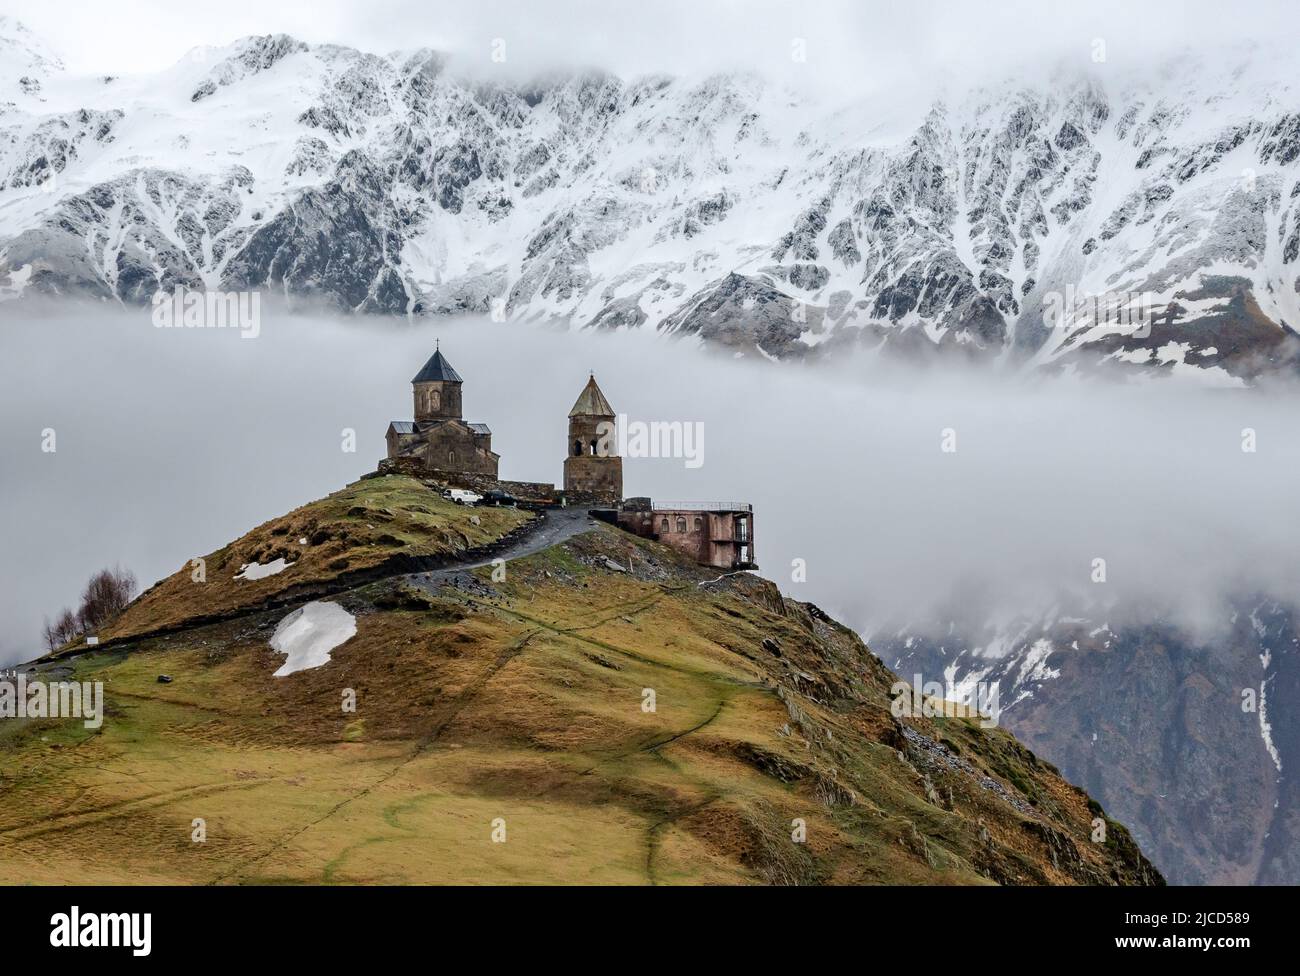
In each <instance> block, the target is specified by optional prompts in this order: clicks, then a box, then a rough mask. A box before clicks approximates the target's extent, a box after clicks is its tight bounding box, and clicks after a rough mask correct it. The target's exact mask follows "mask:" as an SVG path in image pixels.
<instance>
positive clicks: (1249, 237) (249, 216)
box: [0, 22, 1300, 382]
mask: <svg viewBox="0 0 1300 976" xmlns="http://www.w3.org/2000/svg"><path fill="white" fill-rule="evenodd" d="M1221 60H1223V61H1224V63H1227V59H1226V58H1225V59H1221ZM1231 64H1232V67H1231V68H1230V69H1222V68H1216V66H1215V65H1212V64H1201V63H1196V62H1194V61H1191V60H1186V61H1183V62H1179V63H1176V64H1171V65H1168V66H1165V68H1164V69H1163V71H1161V72H1158V73H1153V75H1152V76H1151V77H1148V78H1120V77H1112V76H1110V75H1108V74H1107V72H1106V71H1105V70H1104V68H1105V65H1093V66H1090V67H1091V68H1093V69H1094V70H1092V71H1091V72H1090V73H1086V72H1082V71H1078V72H1070V73H1066V72H1060V73H1058V74H1057V75H1055V76H1053V77H1052V78H1050V79H1046V80H1044V81H1042V82H1035V83H1033V84H1012V83H1010V82H1008V83H1006V84H1003V85H995V86H992V87H983V88H979V89H976V90H970V91H949V92H947V93H939V94H937V95H936V97H935V98H934V99H932V100H931V99H928V98H927V99H917V98H916V97H915V93H908V99H910V101H909V100H906V99H903V98H902V97H900V98H898V99H894V98H875V99H870V100H861V101H859V102H858V103H857V104H854V105H851V106H850V107H848V108H840V109H837V110H835V111H831V110H830V109H829V108H826V107H823V106H821V105H818V104H815V103H813V102H812V101H810V99H809V98H808V97H807V96H805V95H802V94H800V93H797V92H793V91H787V90H784V89H781V88H779V87H776V86H773V85H771V84H769V83H767V82H765V81H764V80H763V79H761V78H759V77H757V76H750V75H743V74H728V75H717V76H714V77H709V78H703V79H675V78H668V77H647V78H639V79H633V80H625V79H620V78H617V77H614V76H612V75H608V74H602V73H600V72H585V73H574V74H565V75H554V76H550V77H546V78H540V79H538V80H536V81H534V82H532V83H530V84H527V85H519V84H506V83H498V82H493V81H491V80H487V79H485V78H482V77H479V78H472V77H468V76H463V75H461V74H458V73H454V72H452V71H450V70H449V69H448V66H447V60H446V58H445V57H443V56H442V55H440V54H438V53H436V52H432V51H427V50H421V51H414V52H403V53H397V54H392V55H387V56H379V55H374V54H368V53H364V52H361V51H357V50H353V49H351V48H347V47H341V46H335V45H307V44H304V43H302V42H299V41H296V40H294V39H293V38H290V37H286V36H268V37H250V38H246V39H244V40H242V41H239V42H237V43H235V44H233V45H230V46H229V47H226V48H220V49H209V48H204V49H196V50H195V51H192V52H190V53H189V54H188V55H186V56H185V57H183V58H182V59H181V61H179V62H178V63H177V64H176V65H175V66H173V67H172V68H171V69H169V70H167V71H164V72H161V73H159V74H156V75H151V76H148V77H133V78H111V79H110V78H67V77H65V76H64V73H63V71H62V67H61V65H60V64H59V63H58V62H57V60H56V59H53V58H52V57H51V56H49V55H47V54H44V53H42V52H41V50H40V48H39V45H38V43H37V41H36V40H35V39H34V38H32V37H31V35H30V34H29V33H28V32H26V31H25V30H23V29H21V27H19V26H17V25H15V24H14V23H12V22H5V23H4V24H3V25H0V85H2V86H3V94H2V95H0V295H2V296H4V297H9V298H13V297H17V296H20V295H30V294H51V293H53V294H67V293H72V292H76V293H83V292H84V293H89V294H92V295H98V296H101V297H104V298H111V299H114V300H119V301H123V302H128V303H141V302H145V301H147V300H148V299H149V297H150V296H151V295H152V294H153V293H154V292H155V291H156V290H158V289H159V288H162V289H171V288H173V287H174V286H176V285H184V286H186V287H204V288H223V289H236V290H242V289H255V288H257V289H260V288H267V289H273V290H275V291H277V292H281V291H283V292H287V293H289V294H291V295H303V296H312V297H315V298H319V299H322V300H324V301H326V302H328V303H330V304H333V305H335V306H337V307H339V308H341V309H346V310H354V311H368V312H384V313H410V314H426V313H430V314H455V313H463V312H475V313H485V312H495V313H496V314H498V315H501V314H505V315H510V316H514V317H518V318H521V319H527V320H536V319H547V320H560V321H564V322H567V323H570V324H572V325H575V326H594V327H602V328H621V327H650V328H660V329H663V330H665V331H669V332H674V333H680V334H684V335H695V336H699V337H700V338H702V339H703V340H704V341H706V342H712V343H719V344H723V345H726V346H729V347H731V348H734V349H735V350H736V351H737V352H739V353H742V354H743V353H748V354H763V355H767V356H771V357H774V358H801V357H819V356H826V355H834V354H835V351H836V350H839V349H842V348H845V347H848V346H857V345H859V344H866V345H869V346H876V345H880V344H885V345H886V346H887V347H888V348H890V349H896V350H900V351H904V352H908V353H913V354H917V353H922V352H930V351H934V350H950V351H955V352H957V353H959V354H961V355H964V356H978V357H988V358H1008V359H1013V360H1015V361H1020V360H1024V361H1026V362H1029V363H1031V364H1033V365H1035V366H1039V367H1043V368H1049V369H1078V368H1089V367H1091V366H1092V365H1093V364H1095V363H1097V362H1099V361H1102V360H1109V361H1112V362H1115V363H1118V364H1121V365H1124V366H1128V367H1130V368H1134V367H1136V368H1141V369H1145V370H1168V371H1173V372H1184V373H1188V374H1196V375H1200V376H1203V377H1210V378H1216V379H1219V380H1223V381H1226V382H1240V381H1242V380H1250V379H1253V378H1254V377H1256V376H1258V375H1259V374H1261V373H1264V372H1271V371H1279V370H1283V371H1294V369H1295V366H1296V363H1297V361H1300V344H1298V343H1297V341H1296V335H1295V333H1294V332H1293V331H1292V328H1293V326H1294V323H1295V322H1296V321H1297V320H1298V319H1300V296H1298V294H1297V288H1298V287H1300V266H1298V265H1297V258H1298V256H1300V204H1298V203H1297V198H1298V196H1300V179H1298V178H1300V162H1298V160H1297V157H1300V92H1297V90H1296V87H1295V86H1294V85H1293V84H1291V83H1289V82H1287V81H1286V80H1285V76H1286V72H1285V71H1284V70H1283V68H1284V67H1285V61H1281V62H1277V63H1276V64H1275V63H1274V62H1273V61H1270V60H1268V59H1266V58H1263V57H1262V55H1261V54H1260V53H1259V52H1254V51H1248V52H1241V54H1240V55H1239V57H1238V58H1237V60H1236V61H1233V62H1231ZM1279 65H1280V67H1279ZM24 78H25V79H27V81H23V80H22V79H24ZM1067 290H1068V294H1069V296H1071V298H1072V299H1073V296H1076V295H1103V296H1105V298H1106V301H1107V303H1110V302H1112V301H1118V302H1119V303H1120V304H1124V303H1125V302H1128V301H1129V300H1130V297H1132V296H1141V298H1140V300H1137V303H1138V305H1139V306H1141V307H1144V308H1147V309H1148V310H1149V311H1150V313H1151V316H1150V319H1148V320H1144V321H1149V322H1151V324H1150V328H1149V329H1146V330H1143V329H1138V328H1134V327H1133V325H1132V323H1127V324H1126V323H1124V322H1122V321H1116V318H1117V316H1115V315H1111V314H1100V311H1099V309H1100V308H1101V306H1094V305H1086V304H1081V303H1079V302H1075V301H1073V300H1071V301H1069V302H1067V303H1066V304H1065V305H1064V306H1061V305H1060V304H1059V301H1058V299H1059V298H1060V296H1063V295H1066V294H1067ZM1115 296H1119V297H1118V298H1116V297H1115ZM1054 301H1057V305H1055V306H1054V305H1053V302H1054ZM1061 307H1063V308H1064V311H1063V312H1061V314H1059V315H1057V316H1056V317H1055V318H1052V317H1051V315H1049V314H1048V310H1049V309H1052V308H1058V309H1059V308H1061ZM1105 307H1106V308H1109V307H1110V306H1109V304H1107V305H1106V306H1105ZM1151 320H1153V321H1151Z"/></svg>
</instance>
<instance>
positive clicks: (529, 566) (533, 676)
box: [0, 476, 1160, 884]
mask: <svg viewBox="0 0 1300 976" xmlns="http://www.w3.org/2000/svg"><path fill="white" fill-rule="evenodd" d="M556 517H557V516H547V518H548V519H551V520H554V519H555V518H556ZM558 517H564V518H568V519H570V520H572V524H573V528H572V531H571V532H569V533H568V534H567V535H566V537H564V538H563V539H562V540H561V541H558V542H557V543H555V544H554V545H550V546H549V547H547V548H542V549H540V550H539V551H537V552H533V553H531V554H526V555H520V556H518V557H516V558H510V559H509V561H508V562H507V563H506V577H505V579H504V580H498V581H494V580H493V578H492V566H490V565H488V566H483V567H481V568H478V569H474V570H457V569H455V568H454V567H451V568H446V569H442V570H438V569H436V568H435V566H436V563H438V562H439V561H445V562H448V563H454V561H455V560H458V559H461V560H466V559H468V560H469V561H477V560H474V559H472V558H471V557H474V556H480V557H483V558H490V554H491V552H492V550H491V549H489V548H487V547H490V546H491V545H492V544H493V543H496V544H497V545H498V546H503V545H505V543H503V542H501V540H502V539H503V537H507V536H509V537H511V538H516V537H517V538H521V539H522V538H525V537H526V536H527V535H528V533H529V532H530V531H533V530H535V529H536V528H537V525H538V521H539V519H538V517H536V516H532V515H530V514H528V513H523V512H516V511H513V510H491V509H487V510H485V509H469V508H461V507H457V506H454V505H451V504H449V503H447V502H445V501H443V500H442V499H441V498H439V497H438V495H437V494H436V492H434V491H432V490H430V489H429V488H427V487H425V486H424V485H422V484H421V483H420V482H418V481H416V480H413V479H410V478H405V477H399V476H391V477H387V478H376V479H369V480H366V481H362V482H358V483H357V484H355V485H352V486H349V487H348V488H347V489H345V490H344V491H341V492H337V493H335V494H334V495H331V496H329V497H328V498H326V499H323V500H321V501H319V502H315V503H313V504H311V505H306V506H304V507H302V508H300V509H298V510H296V511H295V512H292V513H290V514H289V515H287V516H285V517H284V518H282V519H278V520H275V521H272V522H269V523H267V524H266V525H263V526H260V527H259V528H257V529H255V530H253V531H252V532H250V533H249V534H248V535H246V536H244V537H243V538H241V539H239V540H237V541H236V542H233V543H231V544H230V545H229V546H227V547H225V548H224V549H222V550H219V551H218V552H216V553H213V554H211V555H210V556H208V557H206V573H207V582H206V583H195V582H193V581H192V579H191V569H190V567H189V566H188V565H187V566H186V567H184V568H182V569H181V570H180V571H179V572H178V573H177V574H176V575H174V576H172V577H169V578H168V579H166V580H164V581H162V582H161V583H159V584H158V585H157V586H155V587H154V588H153V589H151V590H150V591H149V592H147V593H145V594H144V595H143V596H141V597H140V598H139V599H138V600H137V601H136V602H135V603H134V604H133V605H132V606H131V607H130V608H128V610H127V611H126V612H125V613H124V614H123V616H122V617H121V618H120V620H119V621H118V622H117V624H116V625H115V626H114V627H113V628H112V629H110V630H108V631H105V632H104V635H103V636H104V639H105V640H106V641H108V642H109V643H108V644H107V646H105V647H103V648H100V649H94V650H91V651H89V652H79V653H70V652H69V653H64V654H63V655H61V656H57V657H56V658H53V659H51V660H50V661H48V662H47V663H46V665H45V666H46V667H47V668H51V669H52V670H51V672H50V676H51V677H53V676H59V675H69V674H70V675H72V676H73V677H75V678H76V679H78V680H91V681H102V682H104V688H105V701H106V705H107V717H106V719H105V721H104V723H103V726H102V727H101V728H100V729H98V730H88V729H85V728H83V726H82V724H81V723H80V722H71V721H57V722H56V721H50V720H45V721H17V720H12V721H6V722H3V723H0V790H2V791H3V793H4V795H5V796H6V799H7V802H6V803H4V804H3V805H0V882H3V883H9V884H21V883H29V882H30V883H53V882H90V883H99V882H105V883H106V882H128V883H129V882H163V883H193V884H210V883H218V884H237V883H289V884H293V883H410V882H416V883H439V882H450V883H602V884H603V883H609V884H648V883H656V884H680V883H735V884H752V883H773V884H794V883H797V884H817V883H835V884H860V883H905V884H912V883H958V884H966V883H972V884H986V883H991V882H1001V883H1028V884H1036V883H1052V884H1055V883H1060V884H1073V883H1083V884H1147V883H1158V882H1159V880H1160V879H1159V875H1158V874H1157V873H1156V872H1155V870H1154V869H1153V868H1152V867H1151V865H1150V864H1148V863H1147V861H1146V860H1145V859H1144V858H1143V857H1142V856H1141V854H1140V853H1139V852H1138V850H1137V848H1136V846H1135V845H1134V844H1133V842H1132V841H1131V840H1130V838H1129V836H1128V833H1127V832H1126V831H1125V830H1124V828H1123V827H1122V826H1120V825H1119V824H1117V823H1113V822H1108V823H1107V824H1106V839H1105V841H1104V843H1094V842H1093V841H1092V840H1091V839H1090V835H1091V834H1092V831H1093V826H1092V822H1093V819H1094V817H1097V816H1098V815H1099V814H1100V811H1099V808H1098V807H1097V806H1096V804H1094V803H1092V802H1091V801H1090V800H1089V798H1088V797H1087V796H1086V795H1085V794H1084V793H1083V792H1081V791H1080V790H1078V789H1076V788H1075V787H1073V786H1071V785H1070V784H1068V783H1066V782H1065V781H1064V780H1062V779H1061V777H1060V776H1059V775H1058V774H1057V772H1056V770H1055V769H1053V768H1052V767H1051V766H1050V765H1048V764H1046V763H1044V762H1041V761H1040V760H1038V759H1036V758H1035V757H1034V756H1033V755H1032V754H1031V753H1029V752H1028V751H1027V750H1026V749H1024V748H1023V747H1021V746H1020V745H1019V744H1018V743H1017V742H1016V741H1015V740H1014V739H1013V738H1012V737H1011V736H1010V735H1008V734H1006V733H1004V732H1001V731H999V730H984V729H981V728H979V726H978V724H977V723H976V722H974V721H971V720H968V719H964V718H957V717H952V718H935V719H926V718H916V719H906V720H898V719H895V718H894V717H893V716H892V715H891V714H890V709H889V704H890V686H891V685H892V684H893V682H894V680H895V678H894V676H893V675H892V674H891V673H890V672H889V671H888V670H887V669H886V668H885V667H884V666H883V665H882V664H881V663H880V662H879V661H878V660H877V659H876V658H875V657H874V656H873V655H872V654H871V653H870V652H869V651H868V650H867V648H866V646H865V645H864V644H863V643H862V642H861V641H860V640H859V639H858V638H857V637H856V635H854V634H853V633H852V632H851V631H849V630H848V629H846V628H844V627H842V626H840V625H839V624H837V623H835V622H834V621H832V620H830V619H828V618H827V617H826V616H825V615H824V614H823V613H821V612H820V611H819V610H817V609H816V608H815V607H813V606H811V605H808V604H803V603H797V602H795V601H792V600H789V599H786V598H783V597H782V595H781V594H780V592H779V591H778V590H777V588H776V587H775V586H774V585H773V584H771V583H770V582H767V581H765V580H763V579H760V578H758V577H756V576H753V575H751V574H740V575H733V576H724V577H721V578H719V575H718V573H717V571H712V570H706V569H704V568H701V567H697V566H695V565H693V564H690V563H688V562H684V561H682V560H681V558H680V557H678V556H677V555H676V554H674V553H673V552H672V551H671V550H669V549H667V548H665V547H662V546H659V545H656V544H655V543H652V542H648V541H646V540H642V539H637V538H634V537H631V536H628V535H625V534H623V533H621V532H619V531H618V530H617V529H615V528H613V527H611V526H608V525H604V524H601V523H597V522H594V521H589V520H587V519H586V518H585V517H584V516H581V515H575V514H574V513H566V514H564V515H562V516H558ZM540 521H545V520H544V519H543V520H540ZM301 540H306V544H305V545H304V544H302V542H301ZM281 557H283V558H285V561H286V563H287V562H292V563H293V565H291V566H289V567H288V568H286V569H284V570H283V571H282V572H279V573H276V574H274V575H270V576H267V577H265V578H263V579H260V580H247V579H245V580H235V579H234V576H235V575H236V574H237V573H238V572H239V570H240V568H241V566H243V565H244V564H247V563H249V562H257V563H259V564H262V565H266V564H267V563H269V562H272V561H273V560H276V559H278V558H281ZM408 557H409V559H410V560H417V561H419V560H422V561H423V562H422V563H418V565H417V563H412V562H409V561H407V560H408ZM413 566H415V567H416V568H418V569H419V570H420V571H419V572H409V570H410V569H411V568H412V567H413ZM390 571H391V573H392V574H395V575H390ZM403 572H405V575H403ZM349 574H351V575H349ZM340 588H344V589H341V590H340ZM307 599H318V600H329V601H332V602H334V603H337V604H338V605H340V606H341V607H343V608H344V609H345V610H347V611H348V612H349V613H351V614H352V615H354V616H355V619H356V634H355V636H353V637H352V638H351V639H349V640H348V641H346V642H345V643H343V644H342V645H340V646H338V647H336V648H334V649H333V651H332V652H331V659H330V661H329V662H328V663H326V664H324V665H323V666H321V667H317V668H313V669H310V670H304V671H299V672H297V673H295V674H291V675H288V676H286V677H279V678H277V677H273V676H272V675H273V672H274V671H275V670H276V669H277V668H278V667H279V666H280V665H281V664H283V663H284V661H285V658H284V657H283V655H281V654H279V653H276V652H275V651H273V650H272V649H271V647H270V646H269V644H268V640H269V638H270V637H271V635H272V633H273V632H274V631H275V629H276V627H277V625H278V624H279V622H280V621H281V620H282V619H283V618H284V617H285V616H286V615H287V614H288V613H289V612H291V611H292V610H293V609H294V608H295V607H296V606H297V605H300V603H301V602H303V601H305V600H307ZM160 674H166V675H169V676H170V677H171V678H172V681H171V682H170V683H160V682H159V681H158V676H159V675H160ZM347 689H350V690H352V691H353V692H354V693H355V697H356V710H355V712H348V711H344V709H343V707H342V704H341V703H342V700H343V697H344V695H345V690H347ZM647 689H649V690H652V691H653V697H654V706H655V708H654V710H653V711H648V710H646V709H645V703H646V701H647ZM195 818H201V819H202V820H203V821H204V823H205V826H206V841H205V842H203V843H196V842H195V841H193V840H192V833H193V830H194V826H193V822H194V820H195ZM796 821H800V822H802V824H803V827H804V830H805V831H806V841H805V842H803V843H796V842H795V841H794V840H793V839H792V832H794V831H795V830H796V829H797V828H798V826H799V825H798V824H797V823H796ZM502 829H504V838H505V839H504V842H496V841H494V832H495V833H496V835H497V837H498V838H499V837H500V836H501V831H502Z"/></svg>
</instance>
